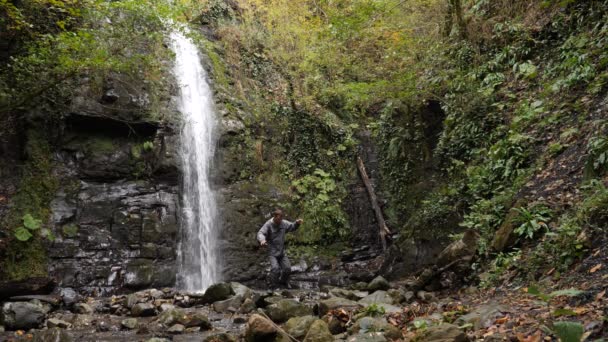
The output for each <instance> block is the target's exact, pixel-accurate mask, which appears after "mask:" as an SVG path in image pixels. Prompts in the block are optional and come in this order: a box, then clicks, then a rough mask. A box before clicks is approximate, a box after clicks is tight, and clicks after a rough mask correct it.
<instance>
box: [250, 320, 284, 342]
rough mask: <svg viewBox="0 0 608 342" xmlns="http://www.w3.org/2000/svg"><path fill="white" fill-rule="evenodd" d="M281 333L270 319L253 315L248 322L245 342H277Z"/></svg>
mask: <svg viewBox="0 0 608 342" xmlns="http://www.w3.org/2000/svg"><path fill="white" fill-rule="evenodd" d="M278 335H279V331H278V330H277V328H276V327H275V325H274V324H273V323H272V321H270V320H269V319H267V318H265V317H263V316H261V315H258V314H253V315H251V317H249V321H248V322H247V330H246V331H245V340H246V341H247V342H269V341H275V339H276V338H277V336H278Z"/></svg>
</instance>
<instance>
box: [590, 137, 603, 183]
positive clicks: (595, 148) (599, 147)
mask: <svg viewBox="0 0 608 342" xmlns="http://www.w3.org/2000/svg"><path fill="white" fill-rule="evenodd" d="M587 149H588V150H589V157H588V159H587V166H588V169H589V168H591V169H592V170H593V172H594V174H597V175H602V174H603V173H604V172H605V171H606V169H607V168H608V139H607V138H606V137H603V136H600V137H595V138H592V139H591V140H589V144H588V145H587Z"/></svg>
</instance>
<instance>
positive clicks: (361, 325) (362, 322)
mask: <svg viewBox="0 0 608 342" xmlns="http://www.w3.org/2000/svg"><path fill="white" fill-rule="evenodd" d="M348 331H349V333H350V334H360V333H361V334H365V333H367V332H382V333H383V334H384V336H386V338H388V339H389V340H396V339H400V338H401V337H402V336H401V332H400V331H399V329H398V328H397V327H395V326H393V325H391V324H389V323H388V322H387V321H386V320H385V319H384V318H374V317H363V318H361V319H359V320H357V321H356V322H355V324H353V326H352V327H350V329H349V330H348Z"/></svg>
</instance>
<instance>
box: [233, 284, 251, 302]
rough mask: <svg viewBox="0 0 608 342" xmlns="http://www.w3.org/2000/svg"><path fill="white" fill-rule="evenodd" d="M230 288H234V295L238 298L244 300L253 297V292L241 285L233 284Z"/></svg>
mask: <svg viewBox="0 0 608 342" xmlns="http://www.w3.org/2000/svg"><path fill="white" fill-rule="evenodd" d="M230 286H231V287H232V291H233V292H234V294H235V295H237V296H241V297H242V298H251V297H253V290H252V289H250V288H248V287H247V286H245V285H243V284H241V283H237V282H231V283H230Z"/></svg>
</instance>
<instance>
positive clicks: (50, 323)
mask: <svg viewBox="0 0 608 342" xmlns="http://www.w3.org/2000/svg"><path fill="white" fill-rule="evenodd" d="M46 326H47V328H62V329H69V328H71V327H72V323H68V322H66V321H63V320H60V319H57V318H49V319H47V321H46Z"/></svg>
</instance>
